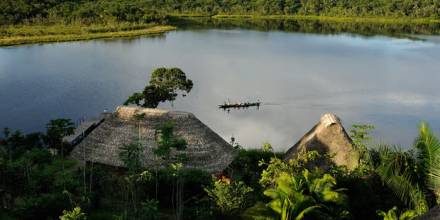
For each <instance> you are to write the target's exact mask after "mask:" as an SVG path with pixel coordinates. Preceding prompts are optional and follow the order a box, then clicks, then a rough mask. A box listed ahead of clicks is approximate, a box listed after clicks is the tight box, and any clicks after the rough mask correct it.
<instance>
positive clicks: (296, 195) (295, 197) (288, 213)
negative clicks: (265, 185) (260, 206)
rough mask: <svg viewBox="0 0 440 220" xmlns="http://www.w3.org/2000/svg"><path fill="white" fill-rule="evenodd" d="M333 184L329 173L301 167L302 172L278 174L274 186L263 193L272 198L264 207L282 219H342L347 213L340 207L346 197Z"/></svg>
mask: <svg viewBox="0 0 440 220" xmlns="http://www.w3.org/2000/svg"><path fill="white" fill-rule="evenodd" d="M335 186H336V180H335V179H334V178H333V177H332V176H330V175H329V174H321V173H320V172H316V171H315V172H309V171H308V170H307V169H304V170H303V171H302V173H301V175H292V174H289V173H286V172H282V173H280V174H279V175H278V177H277V178H276V180H275V184H274V186H272V187H270V188H269V189H267V190H266V191H264V194H265V195H266V196H268V197H270V198H271V199H272V200H271V201H270V202H269V203H268V204H267V206H268V207H269V208H270V209H272V210H273V211H274V212H275V213H277V214H278V216H279V217H278V218H279V219H282V220H288V219H298V220H300V219H304V218H305V217H306V216H315V217H314V219H315V218H320V219H332V218H339V219H341V218H344V216H345V217H347V216H348V211H346V210H344V209H342V210H341V209H340V207H344V205H345V202H346V196H345V195H344V194H342V193H341V189H335Z"/></svg>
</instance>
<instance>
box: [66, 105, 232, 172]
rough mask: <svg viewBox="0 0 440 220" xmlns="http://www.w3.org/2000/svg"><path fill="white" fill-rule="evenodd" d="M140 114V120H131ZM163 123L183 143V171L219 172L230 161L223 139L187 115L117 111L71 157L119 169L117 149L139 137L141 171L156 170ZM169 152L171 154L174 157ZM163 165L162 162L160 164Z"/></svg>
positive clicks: (124, 107) (137, 109) (131, 109)
mask: <svg viewBox="0 0 440 220" xmlns="http://www.w3.org/2000/svg"><path fill="white" fill-rule="evenodd" d="M140 114H144V117H143V119H141V120H136V119H135V118H134V116H136V115H140ZM165 122H172V123H173V124H174V133H175V135H177V136H179V137H181V138H183V139H185V140H186V142H187V144H188V146H187V148H186V149H185V150H183V153H184V154H185V155H186V157H187V159H188V160H187V161H186V162H184V166H185V167H186V168H197V169H202V170H205V171H207V172H212V173H215V172H221V171H223V170H224V169H225V168H226V167H227V166H228V165H229V164H230V163H231V162H232V160H233V158H234V155H235V151H234V149H233V147H232V146H231V145H230V144H228V143H227V142H226V141H225V140H224V139H223V138H221V137H220V136H219V135H217V134H216V133H215V132H213V131H212V130H211V129H210V128H208V127H207V126H206V125H205V124H203V123H202V122H201V121H200V120H198V119H197V118H196V117H195V116H194V115H193V114H191V113H187V112H177V111H167V110H160V109H147V108H139V107H127V106H123V107H118V108H117V110H116V112H115V113H112V114H107V115H106V117H105V118H104V120H103V121H102V122H101V123H100V124H99V125H98V126H97V127H96V128H94V129H93V130H92V131H91V132H90V133H89V134H87V136H86V137H85V138H84V139H83V140H82V141H80V143H79V144H77V145H76V146H75V148H74V149H73V151H72V153H71V157H73V158H75V159H77V160H79V161H86V162H93V163H99V164H104V165H110V166H114V167H123V166H124V164H123V162H122V161H121V160H120V158H119V153H120V152H121V147H122V146H124V145H126V144H129V143H132V142H133V141H136V140H138V139H139V137H140V143H142V144H143V145H144V146H143V149H144V151H143V153H142V154H143V155H142V158H143V160H142V163H143V165H144V166H145V167H152V166H157V164H158V163H160V161H159V162H158V160H157V157H156V156H155V155H154V153H153V149H154V148H156V147H157V140H158V137H159V135H158V132H157V130H156V129H157V127H158V126H160V125H161V124H163V123H165ZM177 153H182V152H176V150H173V151H172V152H171V154H177ZM162 162H163V161H162Z"/></svg>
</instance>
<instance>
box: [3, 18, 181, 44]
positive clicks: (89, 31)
mask: <svg viewBox="0 0 440 220" xmlns="http://www.w3.org/2000/svg"><path fill="white" fill-rule="evenodd" d="M175 29H176V27H173V26H168V25H155V24H130V23H123V24H113V25H105V26H104V25H87V26H83V25H50V26H46V25H21V26H7V27H4V28H1V30H0V46H13V45H21V44H34V43H49V42H64V41H80V40H92V39H102V38H120V37H137V36H141V35H155V34H162V33H165V32H167V31H171V30H175Z"/></svg>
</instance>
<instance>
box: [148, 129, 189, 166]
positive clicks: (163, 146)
mask: <svg viewBox="0 0 440 220" xmlns="http://www.w3.org/2000/svg"><path fill="white" fill-rule="evenodd" d="M157 131H158V133H159V140H158V141H157V148H156V149H154V150H153V152H154V154H155V155H157V156H159V157H160V158H162V159H165V160H168V159H170V154H171V149H173V148H174V149H176V150H184V149H186V147H187V142H186V141H185V139H183V138H180V137H178V136H176V135H175V134H174V124H173V123H172V122H171V121H170V122H165V123H162V124H161V125H160V126H158V127H157ZM174 159H177V160H178V161H181V162H182V160H183V159H184V156H182V155H180V156H179V155H177V156H176V158H174ZM179 159H180V160H179Z"/></svg>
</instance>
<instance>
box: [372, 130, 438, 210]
mask: <svg viewBox="0 0 440 220" xmlns="http://www.w3.org/2000/svg"><path fill="white" fill-rule="evenodd" d="M377 154H378V155H379V158H378V159H379V163H378V164H377V166H376V167H375V170H376V172H377V174H378V175H379V176H380V178H381V179H382V181H383V182H384V183H385V184H386V185H387V186H388V187H389V188H390V189H391V190H392V191H393V192H394V194H395V195H396V196H398V197H399V198H400V199H401V200H402V201H403V202H404V203H405V204H406V205H408V206H409V207H410V208H411V209H414V210H415V211H416V213H417V214H418V215H421V214H423V213H425V212H426V211H428V209H429V206H428V201H430V200H432V199H431V198H434V199H436V200H437V203H439V198H440V142H439V140H438V139H437V138H436V137H435V135H434V133H433V132H432V130H431V129H430V128H429V126H428V124H427V123H421V124H420V126H419V135H418V137H417V138H416V140H415V144H414V149H411V150H409V151H402V150H400V149H398V148H394V149H391V148H390V147H386V146H385V147H381V148H380V149H379V150H378V152H377Z"/></svg>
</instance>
